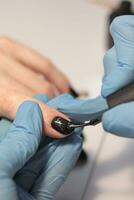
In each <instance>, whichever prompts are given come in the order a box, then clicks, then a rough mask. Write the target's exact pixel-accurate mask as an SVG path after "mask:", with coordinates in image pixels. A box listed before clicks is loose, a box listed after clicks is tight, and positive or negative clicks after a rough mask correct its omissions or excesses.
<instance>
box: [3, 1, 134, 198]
mask: <svg viewBox="0 0 134 200" xmlns="http://www.w3.org/2000/svg"><path fill="white" fill-rule="evenodd" d="M108 12H109V10H108V9H107V8H106V7H105V8H103V7H100V6H97V5H91V4H90V1H89V0H12V1H11V0H4V1H3V0H0V35H7V36H9V37H12V38H15V39H17V40H19V41H21V42H23V43H25V44H27V45H29V46H31V47H33V48H35V49H36V50H38V51H39V52H41V53H42V54H44V55H46V56H48V57H49V58H51V59H52V60H53V62H54V63H55V64H56V65H57V66H58V67H59V68H60V69H61V70H63V71H64V72H65V73H66V74H67V75H68V76H69V77H70V80H71V81H72V84H73V85H74V87H75V88H77V89H78V90H81V89H84V90H87V91H88V92H89V93H90V96H91V97H93V96H95V95H97V94H98V93H99V91H100V87H101V78H102V75H103V64H102V58H103V55H104V52H105V44H106V16H107V14H108ZM85 132H86V134H85V135H86V142H85V144H84V148H85V149H86V151H87V153H88V155H89V162H88V163H87V165H85V166H83V167H81V168H76V169H75V170H73V172H72V173H71V174H70V177H69V178H68V180H67V182H66V183H65V184H64V186H63V187H62V188H61V189H60V191H59V192H58V194H57V196H56V200H63V199H64V200H107V199H108V200H126V199H127V200H132V199H134V172H133V171H134V170H133V166H134V156H133V152H134V141H133V140H129V139H122V138H118V137H116V136H112V135H110V134H108V133H104V132H103V130H102V128H101V126H100V125H99V126H97V127H90V128H87V129H86V130H85ZM83 194H84V196H83Z"/></svg>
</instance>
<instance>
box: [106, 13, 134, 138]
mask: <svg viewBox="0 0 134 200" xmlns="http://www.w3.org/2000/svg"><path fill="white" fill-rule="evenodd" d="M111 34H112V37H113V39H114V46H113V48H112V49H110V50H109V51H108V52H107V53H106V55H105V57H104V70H105V75H104V79H103V85H102V95H103V96H104V97H106V96H108V95H109V94H111V93H113V92H115V91H116V90H118V89H119V88H121V87H123V86H125V85H127V84H129V83H130V82H133V81H134V16H133V15H129V16H121V17H117V18H116V19H115V20H114V21H113V23H112V24H111ZM103 126H104V129H105V130H106V131H108V132H111V133H114V134H116V135H119V136H123V137H130V138H131V137H134V102H131V103H125V104H122V105H120V106H117V107H115V108H113V109H111V110H109V111H108V112H106V113H105V114H104V115H103Z"/></svg>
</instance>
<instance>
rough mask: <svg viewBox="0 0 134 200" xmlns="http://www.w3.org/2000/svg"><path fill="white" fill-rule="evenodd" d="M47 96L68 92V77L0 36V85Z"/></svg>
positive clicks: (32, 53)
mask: <svg viewBox="0 0 134 200" xmlns="http://www.w3.org/2000/svg"><path fill="white" fill-rule="evenodd" d="M1 87H3V88H5V89H16V90H18V91H19V92H21V93H24V94H26V95H30V96H32V95H33V94H39V93H44V94H48V96H49V97H53V96H55V94H57V93H58V94H59V93H64V92H69V89H70V83H69V80H68V78H67V77H66V76H65V75H64V74H63V73H62V72H61V71H60V70H58V69H57V68H56V67H55V66H54V64H53V63H52V62H51V61H50V60H49V59H48V58H45V57H44V56H42V55H40V54H39V53H38V52H36V51H34V50H32V49H30V48H28V47H26V46H25V45H23V44H21V43H19V42H16V41H15V40H12V39H9V38H7V37H0V88H1Z"/></svg>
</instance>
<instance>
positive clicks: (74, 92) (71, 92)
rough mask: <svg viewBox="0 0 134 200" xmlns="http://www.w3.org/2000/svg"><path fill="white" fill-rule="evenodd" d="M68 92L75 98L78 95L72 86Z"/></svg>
mask: <svg viewBox="0 0 134 200" xmlns="http://www.w3.org/2000/svg"><path fill="white" fill-rule="evenodd" d="M70 94H71V95H72V96H73V97H75V98H77V97H79V94H78V92H76V91H75V90H74V89H73V88H72V87H70Z"/></svg>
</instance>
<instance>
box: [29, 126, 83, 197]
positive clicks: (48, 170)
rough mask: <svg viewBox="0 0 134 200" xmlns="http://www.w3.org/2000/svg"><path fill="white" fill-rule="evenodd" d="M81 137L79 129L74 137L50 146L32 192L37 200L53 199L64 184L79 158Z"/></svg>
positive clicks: (56, 141) (55, 142)
mask: <svg viewBox="0 0 134 200" xmlns="http://www.w3.org/2000/svg"><path fill="white" fill-rule="evenodd" d="M80 135H81V129H77V130H75V133H74V134H73V135H71V136H69V137H67V138H64V139H62V140H54V141H53V142H52V143H51V144H49V146H48V149H47V151H46V154H44V157H45V162H44V163H43V165H42V172H41V174H40V176H39V177H38V179H37V180H36V182H35V184H34V185H33V188H32V190H31V194H32V195H33V196H34V197H35V198H36V199H37V200H44V199H46V200H50V199H53V198H54V195H55V194H56V192H57V191H58V189H59V188H60V186H61V185H62V184H63V183H64V181H65V179H66V178H67V176H68V174H69V172H70V171H71V169H72V168H73V167H74V165H75V163H76V161H77V159H78V157H79V154H80V151H81V148H82V138H81V136H80Z"/></svg>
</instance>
